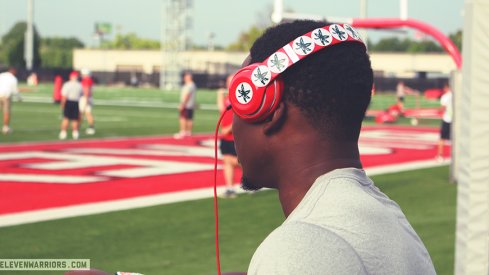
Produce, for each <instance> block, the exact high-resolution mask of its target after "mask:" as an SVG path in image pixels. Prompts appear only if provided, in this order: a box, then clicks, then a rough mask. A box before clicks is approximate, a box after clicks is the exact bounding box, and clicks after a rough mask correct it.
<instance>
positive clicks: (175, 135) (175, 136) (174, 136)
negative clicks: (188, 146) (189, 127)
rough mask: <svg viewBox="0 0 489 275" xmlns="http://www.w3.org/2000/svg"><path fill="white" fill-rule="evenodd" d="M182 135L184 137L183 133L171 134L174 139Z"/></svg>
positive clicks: (180, 137)
mask: <svg viewBox="0 0 489 275" xmlns="http://www.w3.org/2000/svg"><path fill="white" fill-rule="evenodd" d="M184 137H185V134H182V133H176V134H174V135H173V138H174V139H182V138H184Z"/></svg>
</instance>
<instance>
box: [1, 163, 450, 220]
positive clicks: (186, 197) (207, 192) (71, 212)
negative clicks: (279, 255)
mask: <svg viewBox="0 0 489 275" xmlns="http://www.w3.org/2000/svg"><path fill="white" fill-rule="evenodd" d="M449 163H450V160H445V161H443V162H438V161H436V160H427V161H415V162H409V163H403V164H394V165H386V166H382V167H373V168H368V169H366V172H367V174H368V175H369V176H374V175H381V174H389V173H397V172H404V171H411V170H416V169H421V168H430V167H439V166H444V165H447V164H449ZM223 191H224V187H219V188H218V193H222V192H223ZM240 192H244V191H240ZM213 196H214V192H213V188H203V189H196V190H190V191H180V192H173V193H167V194H160V195H151V196H141V197H136V198H130V199H121V200H113V201H105V202H96V203H87V204H82V205H76V206H64V207H56V208H50V209H46V210H33V211H25V212H21V213H15V214H5V215H0V227H6V226H13V225H20V224H26V223H34V222H42V221H49V220H56V219H63V218H71V217H78V216H86V215H93V214H100V213H107V212H113V211H120V210H127V209H134V208H141V207H148V206H154V205H162V204H169V203H175V202H182V201H190V200H197V199H204V198H211V197H213Z"/></svg>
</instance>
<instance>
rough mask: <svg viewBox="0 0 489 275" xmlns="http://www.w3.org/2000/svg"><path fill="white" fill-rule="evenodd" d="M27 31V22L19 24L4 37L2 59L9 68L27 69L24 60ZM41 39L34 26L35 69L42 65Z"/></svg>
mask: <svg viewBox="0 0 489 275" xmlns="http://www.w3.org/2000/svg"><path fill="white" fill-rule="evenodd" d="M26 30H27V23H26V22H17V23H16V24H15V25H14V26H13V27H12V28H11V29H10V30H9V31H8V32H7V33H6V34H5V35H4V36H3V37H2V48H1V52H0V55H1V56H2V57H1V59H2V60H3V62H5V64H6V65H7V66H14V67H19V68H25V67H26V64H25V60H24V40H25V31H26ZM40 40H41V37H40V36H39V33H38V32H37V30H36V27H35V26H34V60H33V66H34V68H38V67H39V66H40V65H41V58H40V55H39V46H40Z"/></svg>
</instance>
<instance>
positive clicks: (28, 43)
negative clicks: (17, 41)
mask: <svg viewBox="0 0 489 275" xmlns="http://www.w3.org/2000/svg"><path fill="white" fill-rule="evenodd" d="M33 21H34V2H33V0H27V28H26V31H25V37H24V38H25V39H24V60H25V65H26V68H27V70H28V71H31V70H32V67H33V59H34V27H33Z"/></svg>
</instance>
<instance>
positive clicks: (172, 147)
mask: <svg viewBox="0 0 489 275" xmlns="http://www.w3.org/2000/svg"><path fill="white" fill-rule="evenodd" d="M139 147H141V148H142V149H131V148H129V149H126V148H122V149H119V148H73V149H67V150H66V151H67V152H70V153H77V154H80V153H81V154H103V155H140V156H182V157H185V156H187V157H209V158H213V157H214V149H213V148H207V147H202V146H191V145H176V144H144V145H141V146H139Z"/></svg>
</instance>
